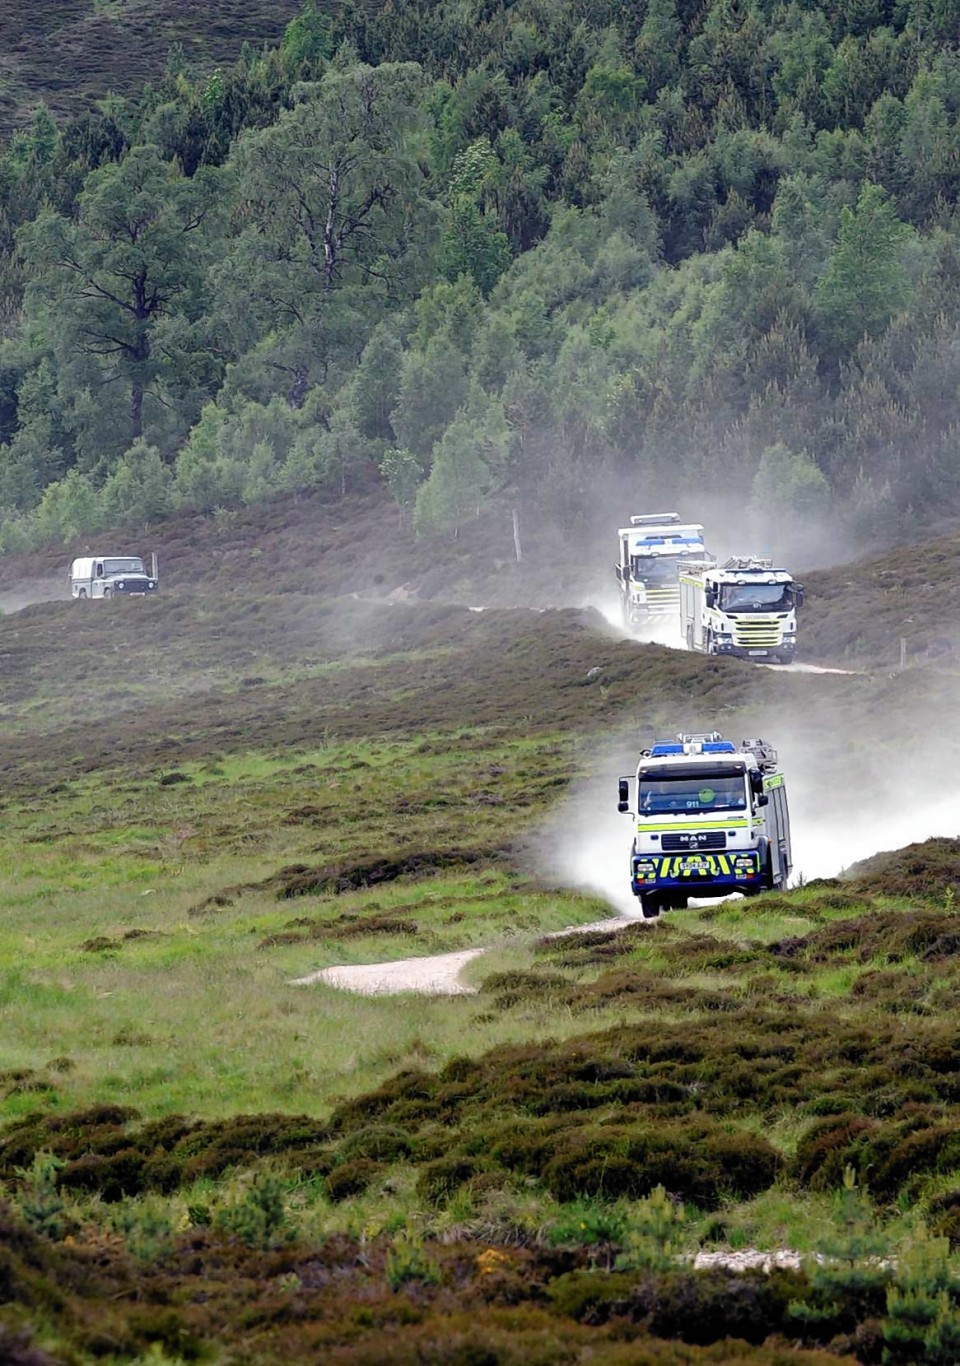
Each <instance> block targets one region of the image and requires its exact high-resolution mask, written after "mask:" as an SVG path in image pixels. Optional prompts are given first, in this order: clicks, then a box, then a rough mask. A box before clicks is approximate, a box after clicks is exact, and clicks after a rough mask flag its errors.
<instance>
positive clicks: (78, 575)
mask: <svg viewBox="0 0 960 1366" xmlns="http://www.w3.org/2000/svg"><path fill="white" fill-rule="evenodd" d="M151 569H152V571H153V572H152V573H149V574H148V573H147V570H146V568H145V567H144V563H143V560H142V559H141V558H140V556H139V555H86V556H83V557H82V558H80V559H77V560H74V561H73V563H72V564H71V566H70V595H71V597H74V598H112V597H114V596H117V597H125V598H135V597H140V598H145V597H153V596H154V595H155V594H156V592H157V588H158V586H159V581H158V579H157V565H156V556H153V564H152V565H151Z"/></svg>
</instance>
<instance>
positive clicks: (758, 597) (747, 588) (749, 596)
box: [720, 583, 793, 612]
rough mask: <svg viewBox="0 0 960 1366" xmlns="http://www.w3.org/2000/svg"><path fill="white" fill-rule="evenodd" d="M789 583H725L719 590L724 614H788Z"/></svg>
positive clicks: (790, 602) (791, 604)
mask: <svg viewBox="0 0 960 1366" xmlns="http://www.w3.org/2000/svg"><path fill="white" fill-rule="evenodd" d="M790 588H791V585H790V584H789V583H725V584H724V585H723V587H722V588H721V590H720V607H721V608H722V609H723V611H724V612H789V610H790V608H791V607H792V606H793V600H792V598H791V594H790Z"/></svg>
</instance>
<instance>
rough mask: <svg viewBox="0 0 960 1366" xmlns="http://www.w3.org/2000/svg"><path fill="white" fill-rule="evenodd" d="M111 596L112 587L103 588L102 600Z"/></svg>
mask: <svg viewBox="0 0 960 1366" xmlns="http://www.w3.org/2000/svg"><path fill="white" fill-rule="evenodd" d="M112 597H113V589H112V588H105V589H104V590H103V598H104V601H106V600H107V598H112Z"/></svg>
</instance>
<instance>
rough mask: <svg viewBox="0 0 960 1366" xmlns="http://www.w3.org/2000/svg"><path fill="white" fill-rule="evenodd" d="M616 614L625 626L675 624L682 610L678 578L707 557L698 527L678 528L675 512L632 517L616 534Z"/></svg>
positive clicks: (685, 525)
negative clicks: (618, 612) (618, 611)
mask: <svg viewBox="0 0 960 1366" xmlns="http://www.w3.org/2000/svg"><path fill="white" fill-rule="evenodd" d="M617 538H618V541H619V546H620V558H619V563H618V564H617V565H616V566H615V572H616V575H617V583H618V585H619V588H620V609H621V611H622V613H623V624H624V625H625V626H641V625H643V624H644V623H646V622H649V621H655V620H663V619H664V618H673V619H674V620H675V619H676V614H677V611H678V609H679V606H680V582H679V573H680V569H681V567H682V566H683V565H684V564H686V563H688V562H690V561H693V562H698V563H699V562H702V561H705V560H708V559H709V558H710V556H709V554H708V552H707V550H706V548H705V546H704V544H703V527H702V526H700V525H699V523H692V522H691V523H686V524H684V523H681V521H680V514H679V513H677V512H651V513H647V514H644V515H643V516H639V517H631V518H630V525H629V526H627V527H621V528H620V530H619V531H618V532H617Z"/></svg>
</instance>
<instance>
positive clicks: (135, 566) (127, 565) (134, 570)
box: [103, 555, 144, 574]
mask: <svg viewBox="0 0 960 1366" xmlns="http://www.w3.org/2000/svg"><path fill="white" fill-rule="evenodd" d="M103 572H104V574H142V573H143V572H144V570H143V560H140V559H137V558H136V557H135V556H133V555H128V556H126V557H124V558H123V559H120V558H118V557H114V558H113V559H109V560H104V562H103Z"/></svg>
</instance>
